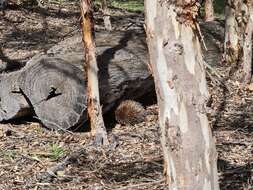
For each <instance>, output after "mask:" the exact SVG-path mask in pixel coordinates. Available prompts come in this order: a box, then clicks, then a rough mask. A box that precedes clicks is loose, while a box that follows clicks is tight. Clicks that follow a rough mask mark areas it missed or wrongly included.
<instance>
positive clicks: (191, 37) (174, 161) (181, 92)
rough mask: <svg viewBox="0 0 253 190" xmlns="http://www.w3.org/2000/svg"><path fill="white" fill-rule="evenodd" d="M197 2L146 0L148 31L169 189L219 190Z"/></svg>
mask: <svg viewBox="0 0 253 190" xmlns="http://www.w3.org/2000/svg"><path fill="white" fill-rule="evenodd" d="M198 9H199V5H198V3H197V1H194V2H192V1H191V3H189V1H186V0H183V1H160V0H146V1H145V15H146V21H145V22H146V33H147V42H148V47H149V53H150V63H151V68H152V71H153V75H154V79H155V85H156V93H157V98H158V105H159V124H160V129H161V143H162V148H163V153H164V161H165V164H164V171H165V175H166V180H167V184H168V188H169V189H177V190H181V189H182V190H190V189H191V190H192V189H194V190H203V189H205V190H218V189H219V186H218V175H217V153H216V149H215V144H214V140H213V137H212V133H211V130H210V128H209V124H208V120H207V116H206V110H205V103H206V100H207V98H208V90H207V85H206V79H205V70H204V67H203V58H202V54H201V48H200V44H199V40H198V37H197V34H196V33H195V32H196V24H197V23H196V16H197V13H198Z"/></svg>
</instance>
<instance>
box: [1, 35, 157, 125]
mask: <svg viewBox="0 0 253 190" xmlns="http://www.w3.org/2000/svg"><path fill="white" fill-rule="evenodd" d="M96 43H97V53H98V58H97V59H98V67H99V82H100V94H101V104H102V105H103V112H104V113H105V112H108V111H109V110H111V108H113V107H114V106H115V105H116V104H118V103H119V102H120V101H121V100H123V99H127V98H131V99H137V98H139V97H141V96H143V95H144V94H147V93H149V92H151V91H152V90H153V89H154V84H153V80H152V77H151V75H150V73H149V71H148V68H147V64H146V63H147V60H148V59H147V48H146V42H145V36H144V34H143V32H141V33H138V32H135V31H129V32H124V33H123V32H113V33H107V32H100V33H98V34H97V36H96ZM83 62H84V56H83V46H82V40H81V36H80V35H75V36H73V37H71V38H69V39H66V40H64V41H63V42H60V43H59V44H57V45H56V46H54V47H53V48H51V49H50V50H48V51H47V53H46V54H40V55H37V56H35V57H34V58H32V59H31V60H30V61H29V62H28V63H27V65H26V66H25V67H24V68H23V69H22V70H20V71H18V72H15V73H12V74H9V75H6V76H4V77H3V78H2V79H1V81H0V92H2V91H3V89H8V90H7V92H6V93H9V94H11V95H12V96H13V94H14V93H13V91H12V90H10V87H8V86H13V83H12V82H13V81H14V80H13V77H14V76H15V77H16V78H17V80H16V81H17V82H16V83H15V86H16V89H18V90H17V92H19V94H18V96H21V97H22V95H24V96H23V100H24V98H25V99H26V100H27V101H28V102H26V105H25V109H27V108H30V109H31V108H33V109H34V112H35V114H36V116H37V117H38V118H39V119H40V121H41V122H42V123H43V124H44V125H45V126H46V127H48V128H53V129H69V128H71V127H73V126H77V125H78V124H80V123H81V122H84V121H86V120H87V110H86V108H87V103H86V85H85V84H86V77H85V74H83V73H85V72H83V67H82V64H83ZM7 81H10V82H7ZM2 96H5V94H4V93H2V94H0V98H2ZM10 98H11V96H10ZM16 100H17V101H16V104H17V105H19V106H16V107H15V106H14V105H13V103H12V101H11V100H9V102H8V104H7V105H5V106H6V107H10V108H9V110H12V109H13V110H15V111H12V112H13V113H12V115H13V118H16V117H18V116H20V115H19V114H15V113H22V111H23V110H24V109H23V108H24V107H22V106H21V102H20V101H19V99H16ZM28 103H29V104H28ZM0 105H1V107H3V105H2V102H1V103H0ZM29 105H30V107H29ZM31 106H32V107H31ZM1 107H0V109H1ZM10 115H11V114H10ZM0 119H1V121H2V120H7V119H11V117H8V118H7V117H5V118H4V119H3V118H0Z"/></svg>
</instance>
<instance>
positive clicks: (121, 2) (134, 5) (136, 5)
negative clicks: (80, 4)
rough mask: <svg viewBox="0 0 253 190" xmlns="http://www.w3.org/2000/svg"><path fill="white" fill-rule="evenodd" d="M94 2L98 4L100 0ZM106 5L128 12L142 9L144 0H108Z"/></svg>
mask: <svg viewBox="0 0 253 190" xmlns="http://www.w3.org/2000/svg"><path fill="white" fill-rule="evenodd" d="M95 4H99V5H100V4H101V0H95ZM108 5H109V6H112V7H115V8H119V9H125V10H127V11H130V12H137V11H144V0H108Z"/></svg>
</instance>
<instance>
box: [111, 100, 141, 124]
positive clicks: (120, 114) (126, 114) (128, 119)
mask: <svg viewBox="0 0 253 190" xmlns="http://www.w3.org/2000/svg"><path fill="white" fill-rule="evenodd" d="M145 115H146V110H145V109H144V108H143V106H142V105H141V104H140V103H138V102H136V101H133V100H125V101H123V102H121V103H120V105H119V106H118V107H117V109H116V111H115V118H116V121H117V122H118V123H120V124H124V125H134V124H138V123H141V122H143V121H144V120H145Z"/></svg>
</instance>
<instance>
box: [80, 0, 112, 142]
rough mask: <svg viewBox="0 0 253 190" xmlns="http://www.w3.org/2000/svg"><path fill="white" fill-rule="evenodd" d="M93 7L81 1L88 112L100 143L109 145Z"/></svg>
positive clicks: (84, 0)
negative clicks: (100, 82) (95, 40)
mask: <svg viewBox="0 0 253 190" xmlns="http://www.w3.org/2000/svg"><path fill="white" fill-rule="evenodd" d="M92 8H93V4H92V0H82V1H81V15H82V32H83V43H84V49H85V53H84V55H85V62H86V70H87V72H86V73H87V81H88V84H87V90H88V114H89V117H90V123H91V130H92V133H93V134H94V135H96V137H98V138H99V139H100V141H101V142H100V143H102V144H103V145H108V144H109V142H108V139H107V133H106V129H105V125H104V120H103V116H102V109H101V106H100V98H99V85H98V66H97V60H96V45H95V42H94V37H95V35H94V23H93V11H92Z"/></svg>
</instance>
